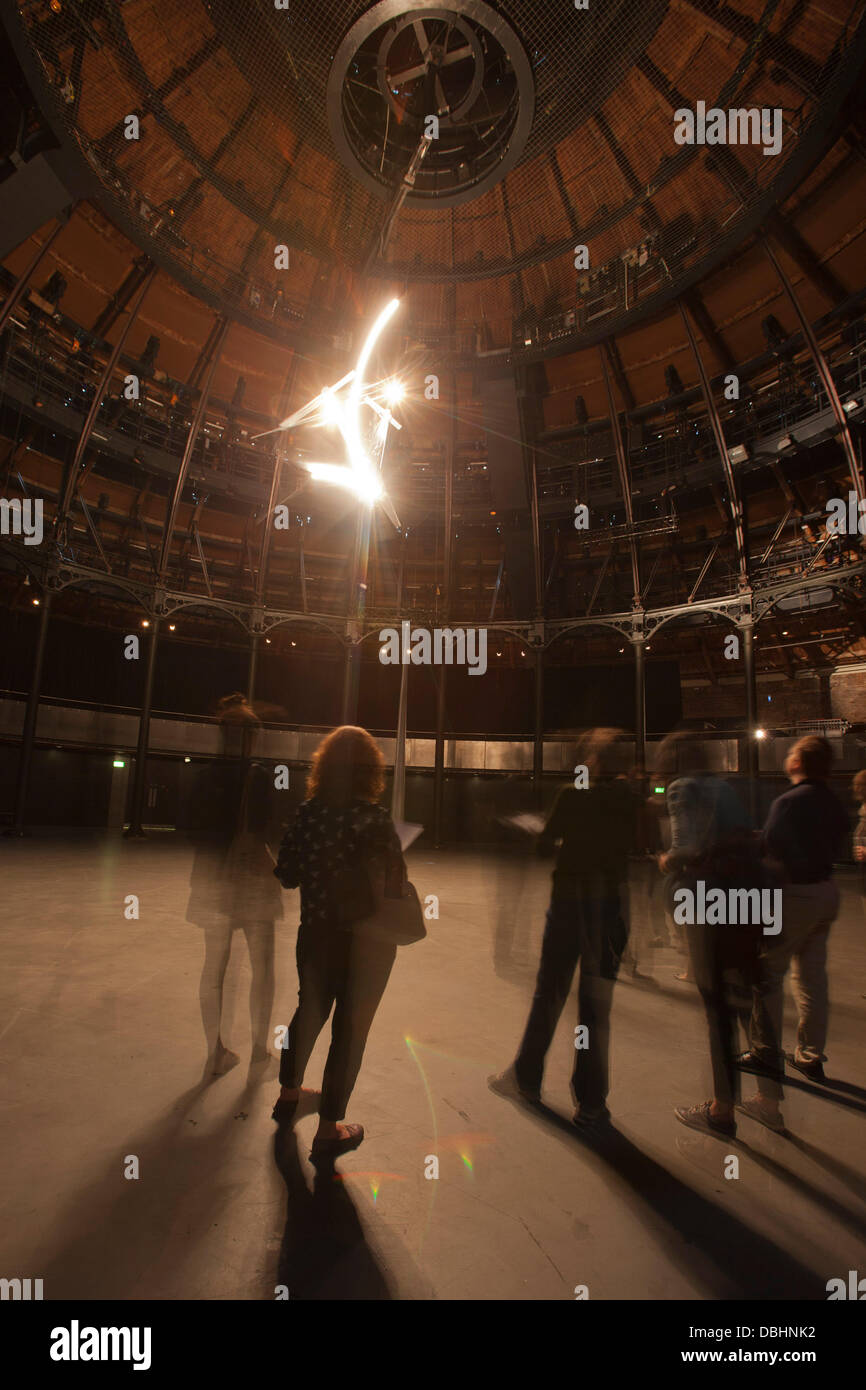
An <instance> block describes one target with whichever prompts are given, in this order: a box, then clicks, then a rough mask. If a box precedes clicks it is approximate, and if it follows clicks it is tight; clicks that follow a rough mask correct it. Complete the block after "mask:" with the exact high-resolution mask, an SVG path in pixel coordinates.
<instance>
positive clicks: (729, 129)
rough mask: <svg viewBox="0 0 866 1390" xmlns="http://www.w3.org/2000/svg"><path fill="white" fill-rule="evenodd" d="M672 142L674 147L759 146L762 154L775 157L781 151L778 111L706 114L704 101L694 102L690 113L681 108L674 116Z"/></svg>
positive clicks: (716, 109)
mask: <svg viewBox="0 0 866 1390" xmlns="http://www.w3.org/2000/svg"><path fill="white" fill-rule="evenodd" d="M674 139H675V140H676V142H677V144H678V145H763V146H764V154H770V155H776V154H779V153H780V152H781V149H782V108H781V107H780V106H773V107H770V106H762V107H760V108H758V107H757V106H749V107H733V108H732V109H731V110H730V111H725V110H723V109H722V108H721V107H720V106H711V107H710V108H709V110H707V103H706V102H705V101H699V102H696V103H695V109H694V111H691V110H689V108H688V107H687V106H681V107H680V109H679V110H678V111H675V112H674Z"/></svg>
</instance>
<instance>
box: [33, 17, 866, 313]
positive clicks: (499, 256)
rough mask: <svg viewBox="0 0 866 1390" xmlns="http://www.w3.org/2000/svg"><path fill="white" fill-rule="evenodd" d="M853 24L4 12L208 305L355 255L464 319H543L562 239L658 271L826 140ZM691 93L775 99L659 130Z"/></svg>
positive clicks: (559, 275) (99, 157) (781, 185)
mask: <svg viewBox="0 0 866 1390" xmlns="http://www.w3.org/2000/svg"><path fill="white" fill-rule="evenodd" d="M861 17H862V4H861V3H860V0H831V3H829V4H820V5H819V4H817V3H814V0H742V3H741V4H739V5H738V6H736V7H734V6H732V5H729V4H717V3H714V0H618V2H614V0H609V3H604V4H601V3H596V0H587V8H585V9H578V8H576V7H575V6H573V5H570V4H565V3H561V4H538V3H535V2H534V0H509V3H505V4H501V5H499V6H497V7H495V8H494V7H493V6H492V5H490V4H487V3H486V2H483V0H461V3H460V5H459V6H455V7H454V8H452V9H448V8H447V7H443V8H435V7H431V6H428V5H424V4H420V3H413V0H381V3H378V4H375V5H372V6H370V5H367V4H363V3H360V4H359V3H346V0H337V2H335V0H291V3H289V4H287V8H278V7H277V5H276V4H275V3H273V0H247V3H244V4H243V5H239V4H237V3H235V0H183V3H179V0H127V3H125V4H122V5H118V4H115V3H112V0H79V2H78V3H72V0H51V3H48V2H47V0H27V3H25V4H23V5H21V6H20V20H21V23H22V24H23V26H24V28H25V30H26V34H27V38H28V40H29V43H30V45H31V46H32V53H35V55H37V57H38V73H39V75H40V77H41V80H42V83H43V86H44V87H45V88H46V89H47V90H45V91H44V93H43V95H44V96H45V97H46V99H47V101H48V103H49V105H50V106H51V107H52V108H53V110H52V121H53V123H54V124H55V129H57V128H58V127H62V129H63V130H64V131H65V132H66V133H67V135H70V136H71V137H73V138H74V140H75V142H77V144H78V146H79V147H80V150H81V152H82V153H83V156H84V157H85V158H86V160H87V162H88V165H89V167H90V169H91V170H92V171H95V172H96V173H97V174H98V177H99V179H100V181H101V184H102V195H103V201H104V202H105V204H106V207H107V210H108V211H109V213H110V215H116V216H118V217H119V218H120V219H121V220H122V222H123V224H124V225H125V226H127V227H128V228H132V231H133V234H134V235H135V236H136V239H139V240H140V241H142V242H150V243H152V245H153V246H154V248H155V249H156V250H157V251H158V252H160V253H161V256H162V258H167V259H168V260H170V261H171V262H173V263H175V264H177V265H179V266H181V267H182V268H183V269H184V271H185V272H186V274H187V275H188V276H189V277H191V278H192V279H194V280H195V281H196V282H198V283H200V284H201V285H203V286H205V287H206V288H207V289H208V290H209V291H210V292H211V293H212V294H218V295H222V296H223V297H224V298H225V299H226V300H228V301H229V303H232V302H234V303H242V304H243V305H244V307H245V308H246V309H250V308H251V309H252V310H253V311H255V310H257V309H259V308H260V307H262V305H263V304H265V303H272V302H273V297H274V295H275V294H279V295H280V302H281V309H282V311H283V313H284V314H285V315H286V317H287V318H288V319H290V318H291V317H292V315H293V314H297V315H298V317H300V316H301V315H302V314H303V313H304V312H305V310H306V308H307V306H308V305H310V303H311V301H312V302H313V303H314V304H319V303H320V304H321V306H322V308H323V309H326V308H327V307H328V306H334V305H338V304H339V303H340V295H341V294H342V293H343V290H344V286H345V284H346V282H348V283H350V284H351V283H352V282H353V280H354V278H355V277H357V275H358V274H359V273H362V272H363V273H364V274H366V275H368V276H374V277H386V278H387V279H389V280H391V281H392V282H396V283H402V284H407V283H409V282H413V281H416V282H425V281H426V282H436V283H438V284H439V285H442V284H444V285H446V286H448V285H467V284H472V283H475V284H478V285H480V286H481V290H480V291H479V293H480V294H481V296H482V298H483V295H484V294H485V290H484V288H483V287H484V285H485V284H486V285H487V290H486V294H487V302H486V306H485V303H483V302H481V303H479V304H476V305H475V306H474V316H475V317H476V318H478V317H481V318H482V319H483V318H484V317H486V316H488V314H489V315H490V316H493V315H494V312H495V307H498V308H499V309H500V310H501V308H502V306H503V301H511V302H510V303H509V305H508V307H509V310H510V309H511V308H517V309H520V308H521V307H523V306H524V305H525V304H527V303H531V304H533V305H535V306H536V307H537V308H538V310H539V311H540V312H550V311H551V309H552V308H553V307H554V306H557V305H559V304H561V303H563V302H567V300H568V298H569V296H571V297H572V298H573V294H574V285H575V280H576V271H575V256H574V248H575V246H576V245H578V244H580V245H585V246H586V247H587V249H588V263H589V266H590V267H592V268H593V271H594V272H595V273H598V272H599V271H600V269H601V268H603V267H604V266H605V265H608V264H612V263H615V262H617V261H618V260H621V258H622V257H623V256H624V255H625V256H631V255H633V256H635V257H636V258H637V259H638V260H640V258H641V256H644V257H645V256H646V252H647V248H648V247H652V250H653V256H654V260H655V262H656V265H657V268H658V277H659V279H660V280H665V281H666V282H670V283H673V282H674V281H675V280H676V279H677V277H678V276H680V275H681V274H682V273H683V272H684V271H685V270H687V269H688V268H689V267H691V266H694V265H696V264H698V263H701V264H704V263H706V262H707V258H708V257H709V258H712V257H713V255H718V254H721V251H722V250H723V248H724V247H725V246H729V245H730V243H731V238H732V237H735V236H736V235H737V233H738V229H740V230H742V229H744V228H745V224H746V223H747V222H748V221H749V219H750V218H752V220H753V221H754V215H755V214H756V213H758V212H759V211H760V209H761V208H762V207H765V206H768V205H769V202H768V201H767V200H769V199H771V198H774V197H777V196H778V195H779V193H780V192H781V193H785V192H790V191H791V189H792V188H793V187H795V186H796V182H797V178H798V175H799V174H800V173H802V171H803V169H804V167H805V166H807V165H813V164H814V163H815V162H816V160H817V158H818V157H819V156H820V154H821V153H822V151H823V149H824V148H826V146H827V143H828V127H829V122H830V120H831V117H832V116H833V114H834V113H835V112H836V111H837V110H838V108H839V106H840V104H841V102H842V101H843V99H844V97H845V96H846V94H847V92H848V90H849V88H850V86H851V83H852V82H853V80H854V77H855V74H856V71H857V65H858V61H859V60H858V58H857V52H858V51H859V49H858V35H857V32H856V31H857V25H858V23H859V21H860V19H861ZM859 41H860V43H861V44H862V35H860V36H859ZM861 57H862V55H861ZM35 68H36V65H34V70H35ZM699 102H704V103H705V105H706V107H707V108H708V109H709V108H711V107H714V106H715V107H721V108H722V109H726V108H730V107H748V108H756V109H761V110H763V109H771V110H773V111H779V112H780V113H781V118H780V126H779V132H778V133H779V142H780V148H779V149H778V151H777V152H775V153H773V154H772V155H770V157H768V150H767V147H766V144H765V143H764V144H762V143H758V144H744V145H739V146H738V147H737V148H736V149H735V150H734V149H731V148H729V147H727V146H710V145H703V144H697V143H696V144H678V143H677V140H676V135H675V132H676V126H677V123H676V121H675V112H676V111H677V110H678V109H681V108H687V109H690V110H694V109H696V107H697V103H699ZM130 116H135V117H137V123H138V128H137V130H136V129H135V128H134V125H133V124H132V123H130V121H129V120H128V118H129V117H130ZM431 118H435V120H434V122H433V123H431ZM437 123H438V124H437ZM131 133H133V134H136V135H137V136H138V138H133V139H131V138H128V137H129V135H130V134H131ZM428 137H429V138H428ZM277 245H284V246H286V247H287V248H288V255H289V266H290V269H289V274H288V275H286V274H282V275H281V273H280V271H279V270H276V269H275V247H276V246H277ZM641 263H642V262H641ZM491 282H492V283H491ZM494 302H495V304H494ZM430 305H431V307H430V308H429V313H430V315H431V318H437V317H438V318H440V319H441V318H443V317H446V316H447V314H448V313H449V312H450V313H451V315H452V317H453V312H454V306H453V303H452V304H451V306H450V310H448V308H447V307H446V306H445V305H443V304H442V303H441V302H438V301H437V303H436V304H435V305H434V304H433V301H432V300H431V301H430ZM479 309H480V313H479ZM425 312H427V310H426V309H425Z"/></svg>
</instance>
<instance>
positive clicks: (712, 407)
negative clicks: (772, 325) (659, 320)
mask: <svg viewBox="0 0 866 1390" xmlns="http://www.w3.org/2000/svg"><path fill="white" fill-rule="evenodd" d="M677 305H678V307H679V311H680V316H681V317H682V321H683V326H684V328H685V330H686V334H687V336H688V340H689V346H690V348H691V350H692V356H693V357H694V359H695V365H696V367H697V369H698V376H699V377H700V382H701V392H702V394H703V397H704V404H705V405H706V408H707V414H708V415H709V417H710V424H711V425H712V430H713V438H714V440H715V443H716V449H717V450H718V454H719V460H720V462H721V465H722V470H723V472H724V475H725V483H726V484H727V489H728V505H729V508H730V513H731V522H732V524H733V528H734V547H735V549H736V554H737V565H738V568H739V572H740V586H741V588H747V587H748V584H749V557H748V551H747V549H746V539H745V533H744V528H743V511H742V506H741V504H740V498H739V493H738V490H737V483H736V479H735V477H734V470H733V468H732V466H731V460H730V457H729V456H728V446H727V444H726V443H725V435H724V431H723V430H722V422H721V420H720V418H719V412H718V409H717V407H716V402H715V399H714V397H713V393H712V389H711V387H710V382H709V378H708V377H707V372H706V368H705V367H704V363H703V359H702V357H701V354H700V352H699V351H698V344H697V341H696V339H695V335H694V331H693V329H692V325H691V323H690V321H689V316H688V314H687V313H686V307H685V305H684V304H683V302H682V300H677Z"/></svg>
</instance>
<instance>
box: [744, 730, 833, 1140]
mask: <svg viewBox="0 0 866 1390" xmlns="http://www.w3.org/2000/svg"><path fill="white" fill-rule="evenodd" d="M832 765H833V750H832V748H831V747H830V744H829V743H828V742H827V740H826V739H825V738H819V737H818V736H817V735H814V734H810V735H808V736H807V737H806V738H801V739H798V741H797V742H796V743H795V744H794V746H793V748H792V749H791V751H790V752H789V754H788V756H787V758H786V759H785V772H786V773H787V775H788V779H789V781H790V782H791V783H792V784H793V785H792V787H791V789H790V791H786V792H783V793H782V795H781V796H778V797H776V800H775V801H774V802H773V804H772V806H771V807H770V811H769V815H768V816H767V823H766V825H765V826H764V833H763V844H764V853H765V855H766V856H767V858H768V859H769V860H770V862H771V863H772V864H774V865H775V866H776V867H777V869H778V871H779V873H780V874H781V879H782V931H781V933H780V935H779V936H777V937H773V938H770V939H768V940H767V941H766V945H765V947H764V951H763V961H762V964H763V970H762V976H761V980H760V981H759V983H758V987H757V988H756V990H755V1000H754V1007H753V1011H752V1020H751V1030H750V1034H751V1047H750V1050H749V1051H748V1052H745V1053H743V1055H742V1057H741V1058H740V1066H741V1067H742V1069H743V1070H744V1071H751V1072H755V1073H756V1074H757V1076H758V1094H757V1095H756V1096H755V1097H753V1099H752V1100H750V1101H746V1102H745V1103H744V1104H743V1105H742V1106H741V1107H740V1108H741V1109H742V1110H743V1111H744V1112H745V1113H746V1114H749V1115H751V1116H752V1118H753V1119H757V1120H759V1121H760V1122H761V1123H762V1124H764V1125H766V1126H767V1127H768V1128H769V1129H777V1130H780V1129H784V1121H783V1120H782V1116H781V1114H780V1112H779V1100H780V1098H781V1095H782V1087H781V1084H780V1083H781V1080H782V1076H783V1074H784V1066H785V1059H784V1054H783V1052H782V1047H781V1044H782V1018H783V1009H784V980H785V975H786V974H787V971H788V967H789V966H790V967H791V985H792V989H793V993H794V1000H795V1002H796V1005H797V1012H798V1015H799V1020H798V1025H797V1042H796V1046H795V1049H794V1052H793V1054H791V1055H790V1056H789V1058H788V1060H789V1061H790V1063H791V1065H792V1066H793V1067H795V1068H796V1069H797V1071H799V1072H802V1074H803V1075H804V1076H806V1077H808V1078H809V1080H810V1081H823V1080H824V1062H825V1060H826V1057H825V1053H824V1047H825V1045H826V1042H827V1023H828V1016H829V998H828V990H827V938H828V936H829V934H830V927H831V926H832V925H833V922H834V921H835V919H836V916H837V915H838V912H839V900H840V894H839V887H838V884H836V883H835V882H834V880H833V860H834V859H835V858H836V857H837V856H838V854H839V851H840V850H841V847H842V843H843V841H844V838H845V836H846V834H847V832H848V830H849V828H850V825H849V820H848V815H847V813H846V811H845V808H844V807H843V805H842V803H841V801H840V800H839V798H838V797H837V796H836V795H835V794H834V793H833V792H832V791H831V790H830V788H829V786H828V785H827V783H828V779H829V776H830V771H831V768H832Z"/></svg>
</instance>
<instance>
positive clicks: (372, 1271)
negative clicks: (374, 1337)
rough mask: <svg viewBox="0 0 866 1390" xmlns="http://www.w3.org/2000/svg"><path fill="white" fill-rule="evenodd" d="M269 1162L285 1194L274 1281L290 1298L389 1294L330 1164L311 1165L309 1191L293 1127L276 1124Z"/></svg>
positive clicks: (376, 1297)
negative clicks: (284, 1186)
mask: <svg viewBox="0 0 866 1390" xmlns="http://www.w3.org/2000/svg"><path fill="white" fill-rule="evenodd" d="M274 1161H275V1163H276V1165H277V1168H278V1169H279V1171H280V1173H281V1174H282V1177H283V1181H284V1182H285V1184H286V1189H287V1192H288V1199H289V1200H288V1211H287V1215H286V1229H285V1232H284V1234H283V1242H282V1246H281V1248H280V1256H279V1262H278V1266H277V1283H278V1284H285V1286H286V1288H287V1289H288V1293H289V1298H290V1300H292V1301H293V1302H296V1301H297V1300H298V1299H301V1300H312V1299H361V1300H367V1299H369V1300H388V1299H391V1298H393V1297H394V1294H393V1293H392V1291H391V1289H390V1287H389V1285H388V1280H387V1278H386V1277H385V1273H384V1271H383V1270H382V1269H381V1268H380V1265H379V1262H378V1260H377V1259H376V1256H375V1255H374V1254H373V1251H372V1250H371V1249H370V1247H369V1245H368V1244H367V1239H366V1236H365V1234H364V1228H363V1226H362V1224H361V1221H360V1218H359V1217H358V1213H357V1210H356V1208H355V1204H354V1202H353V1201H352V1198H351V1197H350V1196H349V1192H348V1190H347V1187H346V1184H345V1183H344V1182H343V1181H342V1180H341V1178H340V1175H339V1174H338V1173H337V1172H335V1170H334V1166H333V1164H320V1165H319V1166H318V1167H317V1168H316V1169H315V1170H314V1171H315V1178H314V1181H313V1190H312V1192H311V1191H310V1190H309V1188H308V1187H307V1183H306V1179H305V1177H304V1171H303V1168H302V1167H301V1160H300V1155H299V1153H298V1141H297V1138H296V1136H295V1131H294V1129H292V1128H290V1127H288V1126H281V1127H280V1128H279V1129H278V1130H277V1133H276V1135H275V1137H274Z"/></svg>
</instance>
